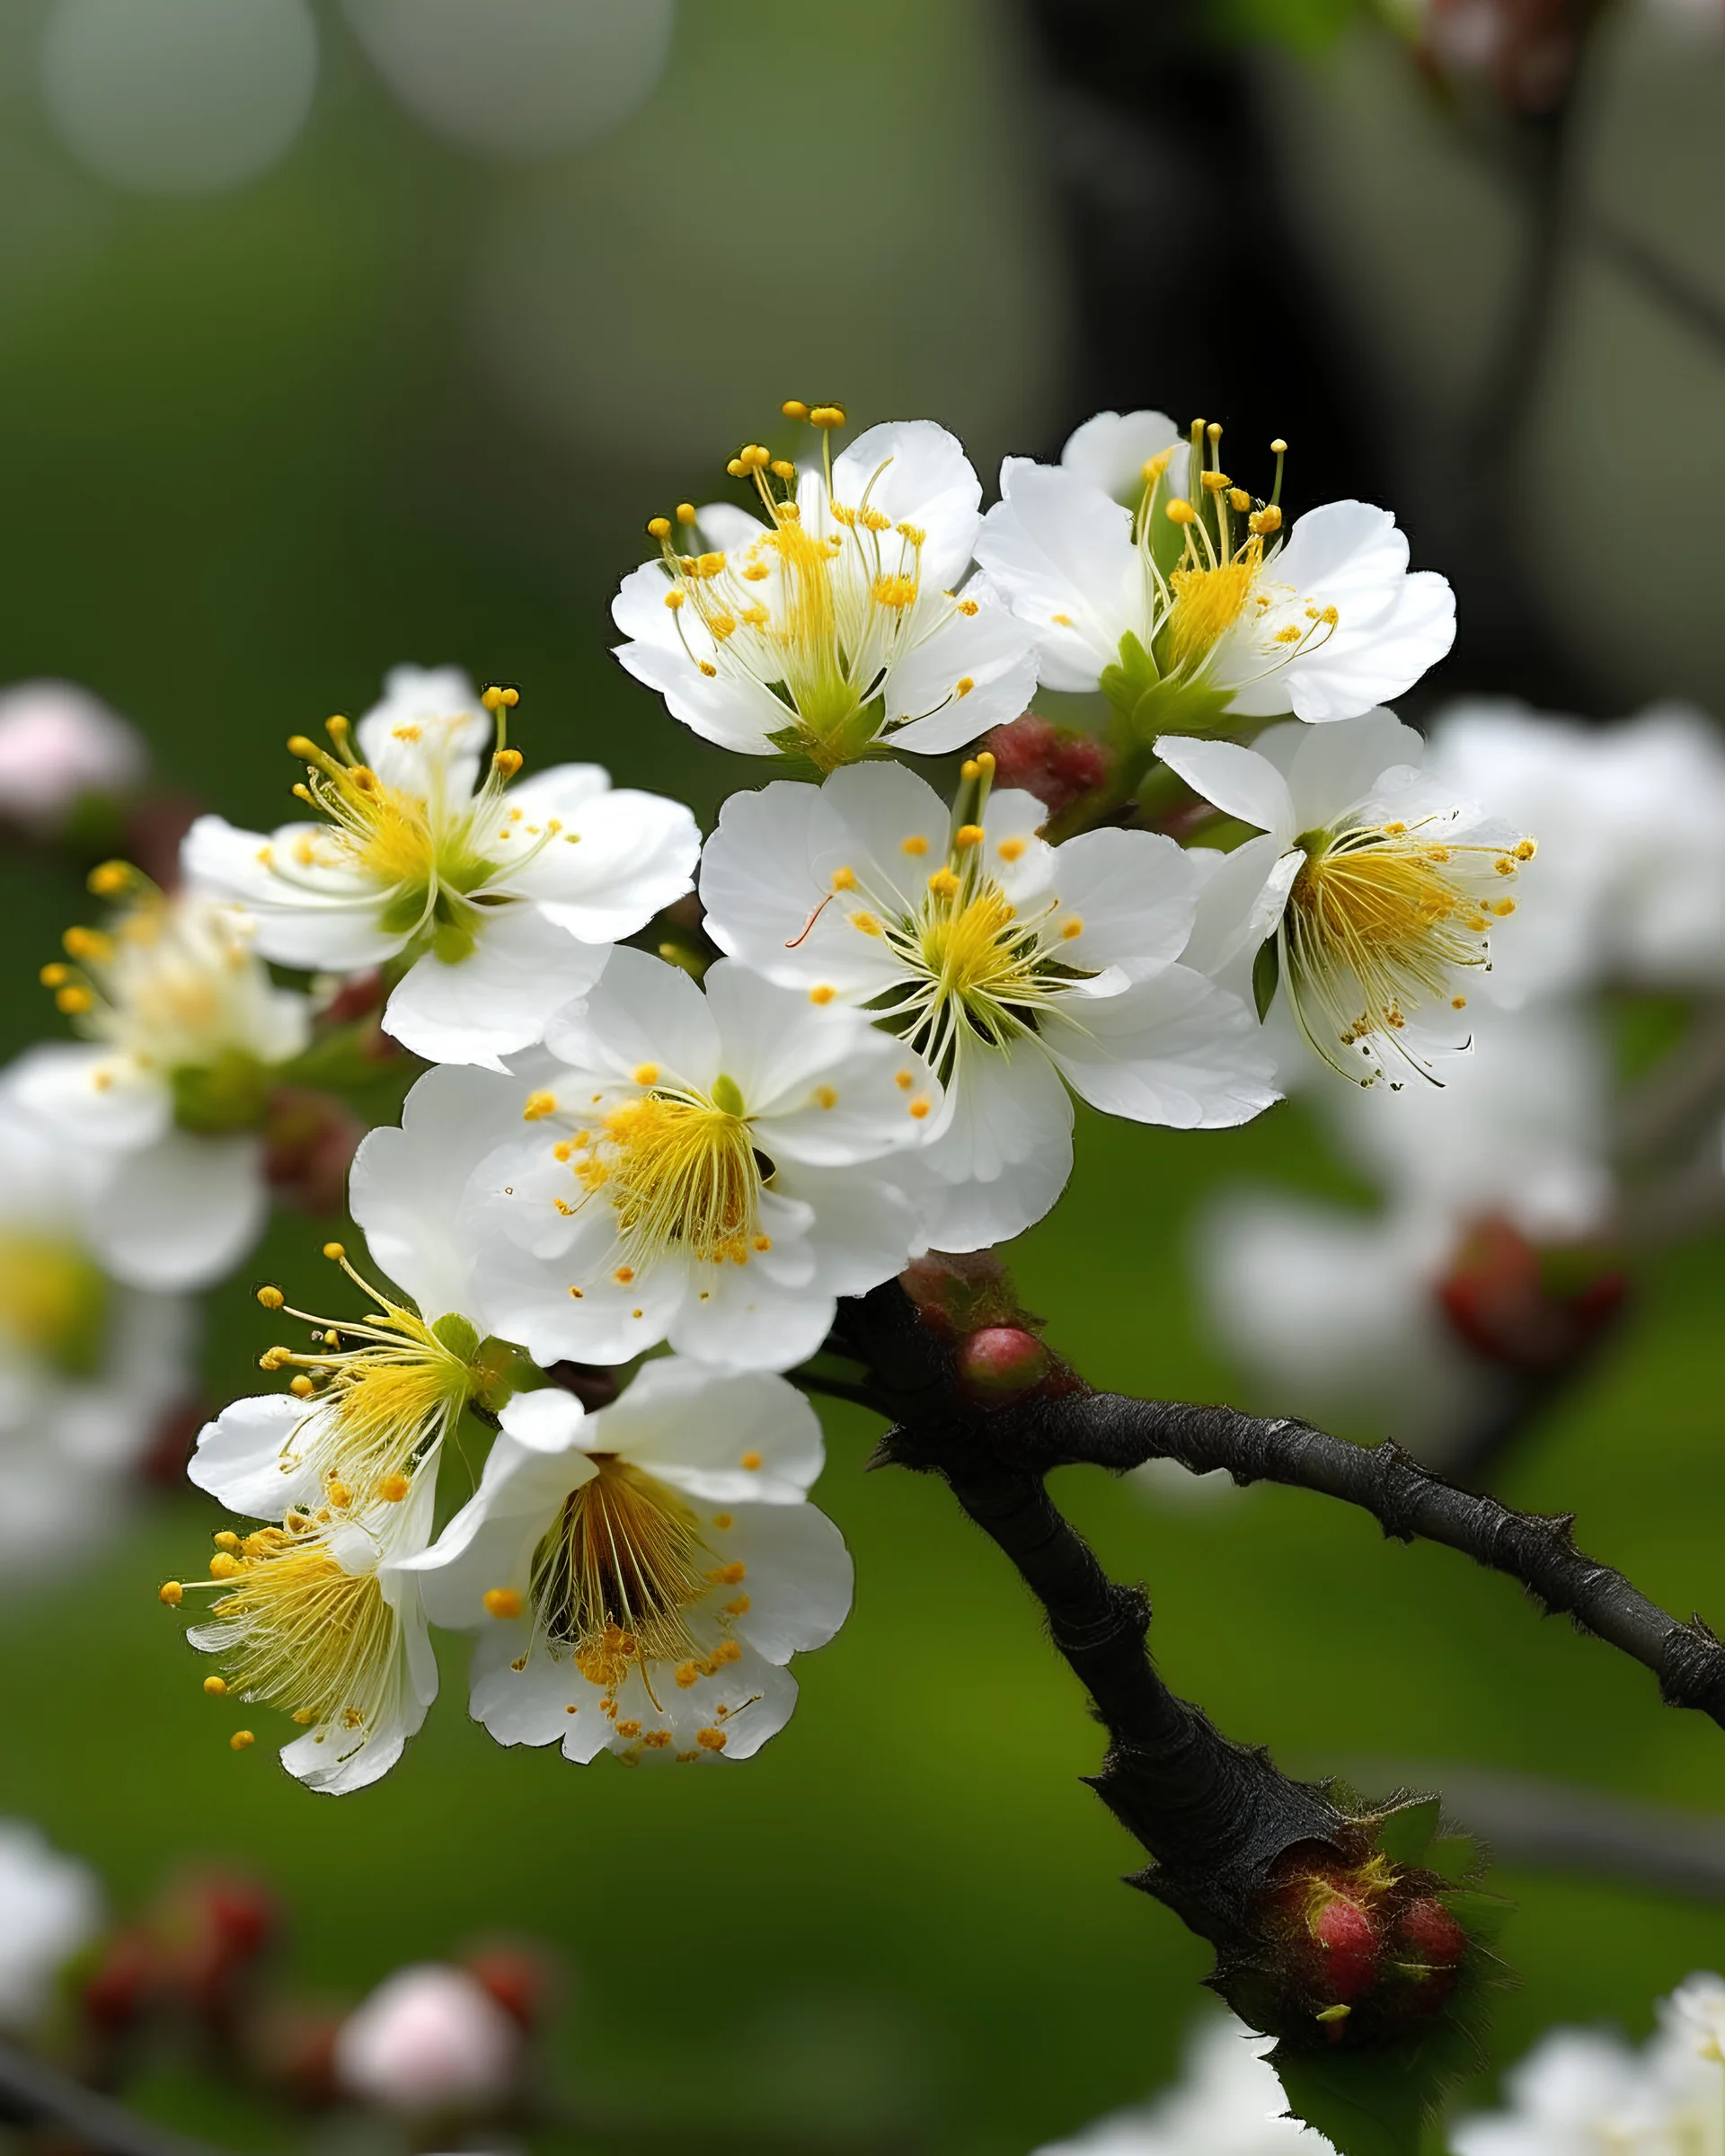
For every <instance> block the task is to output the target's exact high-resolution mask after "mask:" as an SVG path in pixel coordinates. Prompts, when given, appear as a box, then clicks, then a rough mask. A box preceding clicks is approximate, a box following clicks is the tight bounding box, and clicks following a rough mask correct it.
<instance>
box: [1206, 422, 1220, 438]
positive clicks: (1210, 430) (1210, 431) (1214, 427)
mask: <svg viewBox="0 0 1725 2156" xmlns="http://www.w3.org/2000/svg"><path fill="white" fill-rule="evenodd" d="M1204 431H1205V433H1206V434H1207V435H1208V437H1210V439H1211V441H1213V442H1219V441H1220V440H1221V439H1222V422H1221V420H1211V421H1210V423H1209V425H1208V426H1207V428H1206V429H1204Z"/></svg>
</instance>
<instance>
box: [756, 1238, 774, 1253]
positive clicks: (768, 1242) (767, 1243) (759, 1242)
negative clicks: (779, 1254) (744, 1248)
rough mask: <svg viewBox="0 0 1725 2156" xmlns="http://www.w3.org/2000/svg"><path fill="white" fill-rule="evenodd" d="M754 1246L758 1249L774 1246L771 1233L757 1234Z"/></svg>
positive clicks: (767, 1248)
mask: <svg viewBox="0 0 1725 2156" xmlns="http://www.w3.org/2000/svg"><path fill="white" fill-rule="evenodd" d="M752 1247H753V1248H754V1249H755V1250H771V1249H772V1248H773V1238H772V1237H771V1236H770V1235H757V1236H756V1238H755V1240H754V1243H753V1245H752Z"/></svg>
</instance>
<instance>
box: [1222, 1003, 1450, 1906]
mask: <svg viewBox="0 0 1725 2156" xmlns="http://www.w3.org/2000/svg"><path fill="white" fill-rule="evenodd" d="M1253 985H1254V986H1255V985H1256V973H1255V970H1254V974H1253ZM1262 1015H1263V1012H1261V1011H1260V1012H1259V1016H1260V1017H1262ZM1441 1809H1442V1806H1441V1804H1440V1802H1439V1800H1438V1798H1436V1797H1427V1798H1421V1800H1420V1802H1419V1803H1418V1804H1403V1805H1398V1806H1397V1807H1396V1809H1395V1810H1394V1811H1393V1812H1391V1813H1390V1814H1389V1815H1388V1816H1386V1817H1385V1819H1384V1824H1383V1825H1382V1826H1380V1827H1379V1828H1378V1830H1377V1846H1378V1847H1379V1848H1380V1849H1381V1850H1382V1851H1384V1855H1385V1856H1386V1857H1387V1858H1388V1859H1389V1860H1390V1861H1391V1863H1392V1864H1400V1865H1401V1866H1402V1867H1403V1869H1406V1868H1407V1867H1409V1866H1411V1865H1415V1864H1423V1863H1425V1862H1426V1860H1427V1856H1426V1852H1427V1851H1429V1849H1430V1847H1431V1843H1432V1837H1433V1836H1434V1835H1435V1834H1436V1833H1437V1832H1438V1813H1439V1811H1440V1810H1441Z"/></svg>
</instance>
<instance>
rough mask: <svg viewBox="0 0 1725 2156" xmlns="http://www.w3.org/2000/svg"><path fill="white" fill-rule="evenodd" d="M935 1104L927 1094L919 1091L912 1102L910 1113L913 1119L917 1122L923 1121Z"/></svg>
mask: <svg viewBox="0 0 1725 2156" xmlns="http://www.w3.org/2000/svg"><path fill="white" fill-rule="evenodd" d="M932 1107H933V1102H932V1101H931V1100H929V1099H928V1097H927V1095H926V1094H924V1093H918V1094H917V1096H916V1099H915V1100H913V1101H912V1102H911V1104H910V1115H911V1118H912V1119H913V1120H914V1121H916V1122H917V1123H921V1122H922V1121H924V1119H925V1118H926V1117H927V1115H928V1111H929V1109H931V1108H932Z"/></svg>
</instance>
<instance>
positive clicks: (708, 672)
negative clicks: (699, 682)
mask: <svg viewBox="0 0 1725 2156" xmlns="http://www.w3.org/2000/svg"><path fill="white" fill-rule="evenodd" d="M698 664H699V666H700V668H701V671H702V673H703V675H704V676H706V678H707V679H708V680H709V681H712V680H713V679H714V678H715V677H716V676H717V675H718V672H719V669H718V667H715V666H714V665H713V663H712V660H711V659H710V658H703V659H702V660H700V661H699V662H698Z"/></svg>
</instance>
